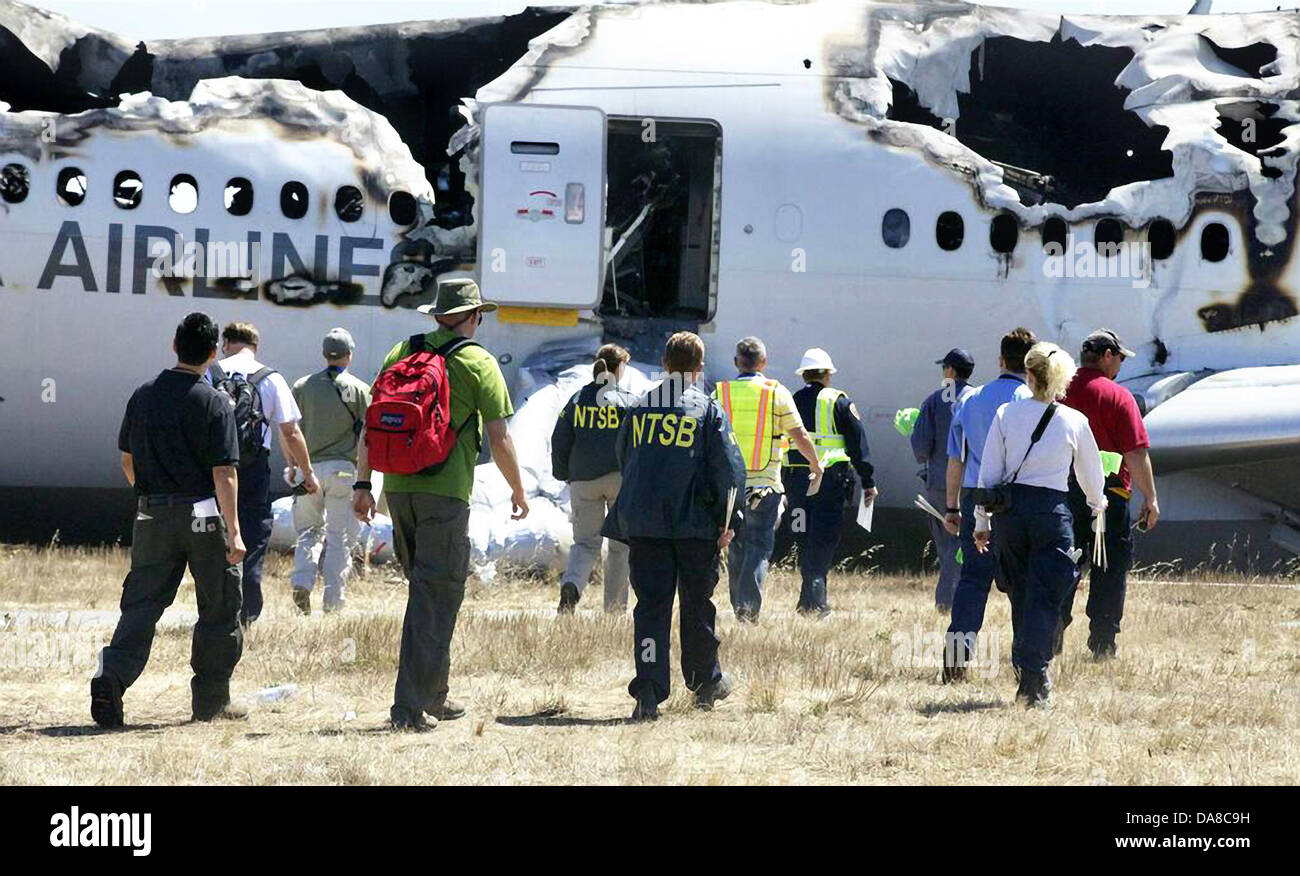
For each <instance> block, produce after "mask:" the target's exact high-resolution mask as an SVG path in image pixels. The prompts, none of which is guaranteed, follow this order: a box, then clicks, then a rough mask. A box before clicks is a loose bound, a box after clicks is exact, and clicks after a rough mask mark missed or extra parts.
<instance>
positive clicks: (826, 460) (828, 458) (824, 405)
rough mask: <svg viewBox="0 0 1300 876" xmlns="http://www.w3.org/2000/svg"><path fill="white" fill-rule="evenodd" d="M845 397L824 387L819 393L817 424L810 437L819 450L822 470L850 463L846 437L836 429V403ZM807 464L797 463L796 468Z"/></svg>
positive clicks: (818, 456) (816, 411) (818, 457)
mask: <svg viewBox="0 0 1300 876" xmlns="http://www.w3.org/2000/svg"><path fill="white" fill-rule="evenodd" d="M842 395H844V393H843V392H841V391H840V390H838V389H831V388H830V387H829V386H827V387H823V388H822V389H821V390H819V391H818V393H817V407H816V409H815V413H816V418H817V422H816V425H815V426H814V430H813V431H812V432H810V433H809V435H808V437H809V438H810V439H812V443H813V447H814V448H815V449H816V450H817V459H818V460H819V461H820V462H821V464H822V468H830V467H831V466H832V465H834V464H835V463H837V462H848V461H849V453H848V451H847V450H846V449H845V445H844V436H843V435H841V434H840V433H839V431H838V430H837V429H836V428H835V402H837V401H839V398H840V396H842ZM807 464H808V463H807V462H803V463H795V464H794V466H807Z"/></svg>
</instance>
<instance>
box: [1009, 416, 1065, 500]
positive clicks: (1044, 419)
mask: <svg viewBox="0 0 1300 876" xmlns="http://www.w3.org/2000/svg"><path fill="white" fill-rule="evenodd" d="M1055 413H1056V402H1052V403H1051V404H1049V405H1048V406H1047V410H1045V411H1043V415H1042V416H1041V417H1039V418H1038V425H1037V426H1035V427H1034V434H1032V435H1030V436H1029V446H1028V447H1027V448H1025V455H1024V457H1022V458H1021V460H1020V465H1018V466H1016V473H1015V474H1013V475H1012V476H1011V481H1010V483H1013V484H1014V483H1015V482H1016V478H1018V477H1020V470H1021V469H1022V468H1024V467H1025V460H1026V459H1028V458H1029V451H1031V450H1033V449H1034V445H1035V444H1037V443H1038V439H1040V438H1042V437H1043V433H1044V432H1046V431H1047V424H1048V423H1049V422H1051V419H1052V415H1053V414H1055Z"/></svg>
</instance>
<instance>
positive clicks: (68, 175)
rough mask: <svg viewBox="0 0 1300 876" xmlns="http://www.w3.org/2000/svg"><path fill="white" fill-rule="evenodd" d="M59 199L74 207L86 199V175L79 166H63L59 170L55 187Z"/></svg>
mask: <svg viewBox="0 0 1300 876" xmlns="http://www.w3.org/2000/svg"><path fill="white" fill-rule="evenodd" d="M55 191H56V193H57V194H58V196H59V200H60V201H61V202H63V203H64V204H65V205H67V206H69V207H75V206H77V205H78V204H80V203H81V202H82V201H84V200H86V175H85V174H84V173H82V171H81V168H80V167H65V168H63V170H60V171H59V179H58V187H57V188H56V189H55Z"/></svg>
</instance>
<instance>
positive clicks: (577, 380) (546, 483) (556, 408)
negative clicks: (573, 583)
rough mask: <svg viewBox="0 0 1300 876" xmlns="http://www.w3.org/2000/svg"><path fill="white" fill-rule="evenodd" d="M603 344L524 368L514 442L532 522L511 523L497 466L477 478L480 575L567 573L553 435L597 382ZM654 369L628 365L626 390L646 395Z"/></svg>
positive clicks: (553, 350)
mask: <svg viewBox="0 0 1300 876" xmlns="http://www.w3.org/2000/svg"><path fill="white" fill-rule="evenodd" d="M598 343H599V341H598V340H597V339H595V338H585V339H580V340H577V341H573V340H565V341H560V342H557V343H554V344H549V345H546V346H543V347H542V348H541V349H539V350H538V351H537V352H536V353H534V354H533V355H532V356H530V357H529V358H528V359H527V360H526V361H525V362H524V363H523V365H522V366H521V367H520V371H519V377H520V387H519V390H518V398H517V399H516V403H515V415H514V416H513V417H512V418H511V419H510V437H511V439H513V441H514V444H515V453H516V455H517V456H518V459H519V468H520V472H521V474H522V475H523V480H524V491H525V492H526V493H527V495H528V507H529V512H528V517H527V518H525V519H523V520H511V519H510V512H511V506H510V486H509V485H508V484H507V483H506V480H505V478H504V477H502V476H501V473H500V472H499V471H498V470H497V467H496V465H495V464H494V463H491V462H488V463H484V464H483V465H480V466H479V467H478V469H477V470H476V471H475V474H474V495H473V498H472V499H471V505H470V518H469V519H470V523H469V532H470V544H471V546H472V548H473V552H474V566H475V571H476V574H477V575H478V576H479V578H480V579H481V580H484V581H490V580H491V579H492V577H493V576H494V575H495V573H496V565H497V564H498V563H501V564H504V565H509V566H512V567H524V568H542V569H549V570H552V571H561V570H563V569H564V566H565V564H566V563H567V562H568V559H569V549H570V547H572V545H573V527H572V526H571V525H570V523H569V485H568V484H566V483H565V482H564V481H558V480H556V479H555V477H554V475H553V474H552V473H551V432H553V431H554V429H555V421H556V420H557V419H558V418H559V416H560V411H561V410H562V409H563V408H564V406H565V404H567V403H568V401H569V398H570V397H572V395H573V394H574V393H575V392H577V391H578V390H579V389H581V388H582V387H583V386H585V385H587V384H588V383H590V382H591V361H592V358H593V357H594V355H595V352H596V347H597V345H598ZM649 371H650V366H645V365H634V364H633V363H629V364H628V367H627V371H626V373H625V374H624V378H623V382H622V384H621V385H622V386H623V388H624V389H625V390H627V391H629V392H632V393H638V392H644V391H645V390H646V389H647V388H649V386H650V385H651V381H650V379H649V378H648V377H647V376H646V374H647V373H649Z"/></svg>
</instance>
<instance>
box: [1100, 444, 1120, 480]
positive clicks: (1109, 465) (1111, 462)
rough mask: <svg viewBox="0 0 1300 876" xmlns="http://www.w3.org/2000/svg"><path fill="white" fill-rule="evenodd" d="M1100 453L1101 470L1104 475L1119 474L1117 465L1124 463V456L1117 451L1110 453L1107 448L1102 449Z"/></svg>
mask: <svg viewBox="0 0 1300 876" xmlns="http://www.w3.org/2000/svg"><path fill="white" fill-rule="evenodd" d="M1100 453H1101V472H1102V474H1105V475H1117V474H1119V467H1120V466H1121V465H1123V464H1124V457H1123V456H1121V455H1119V454H1118V453H1111V452H1110V451H1109V450H1102V451H1100Z"/></svg>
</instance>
